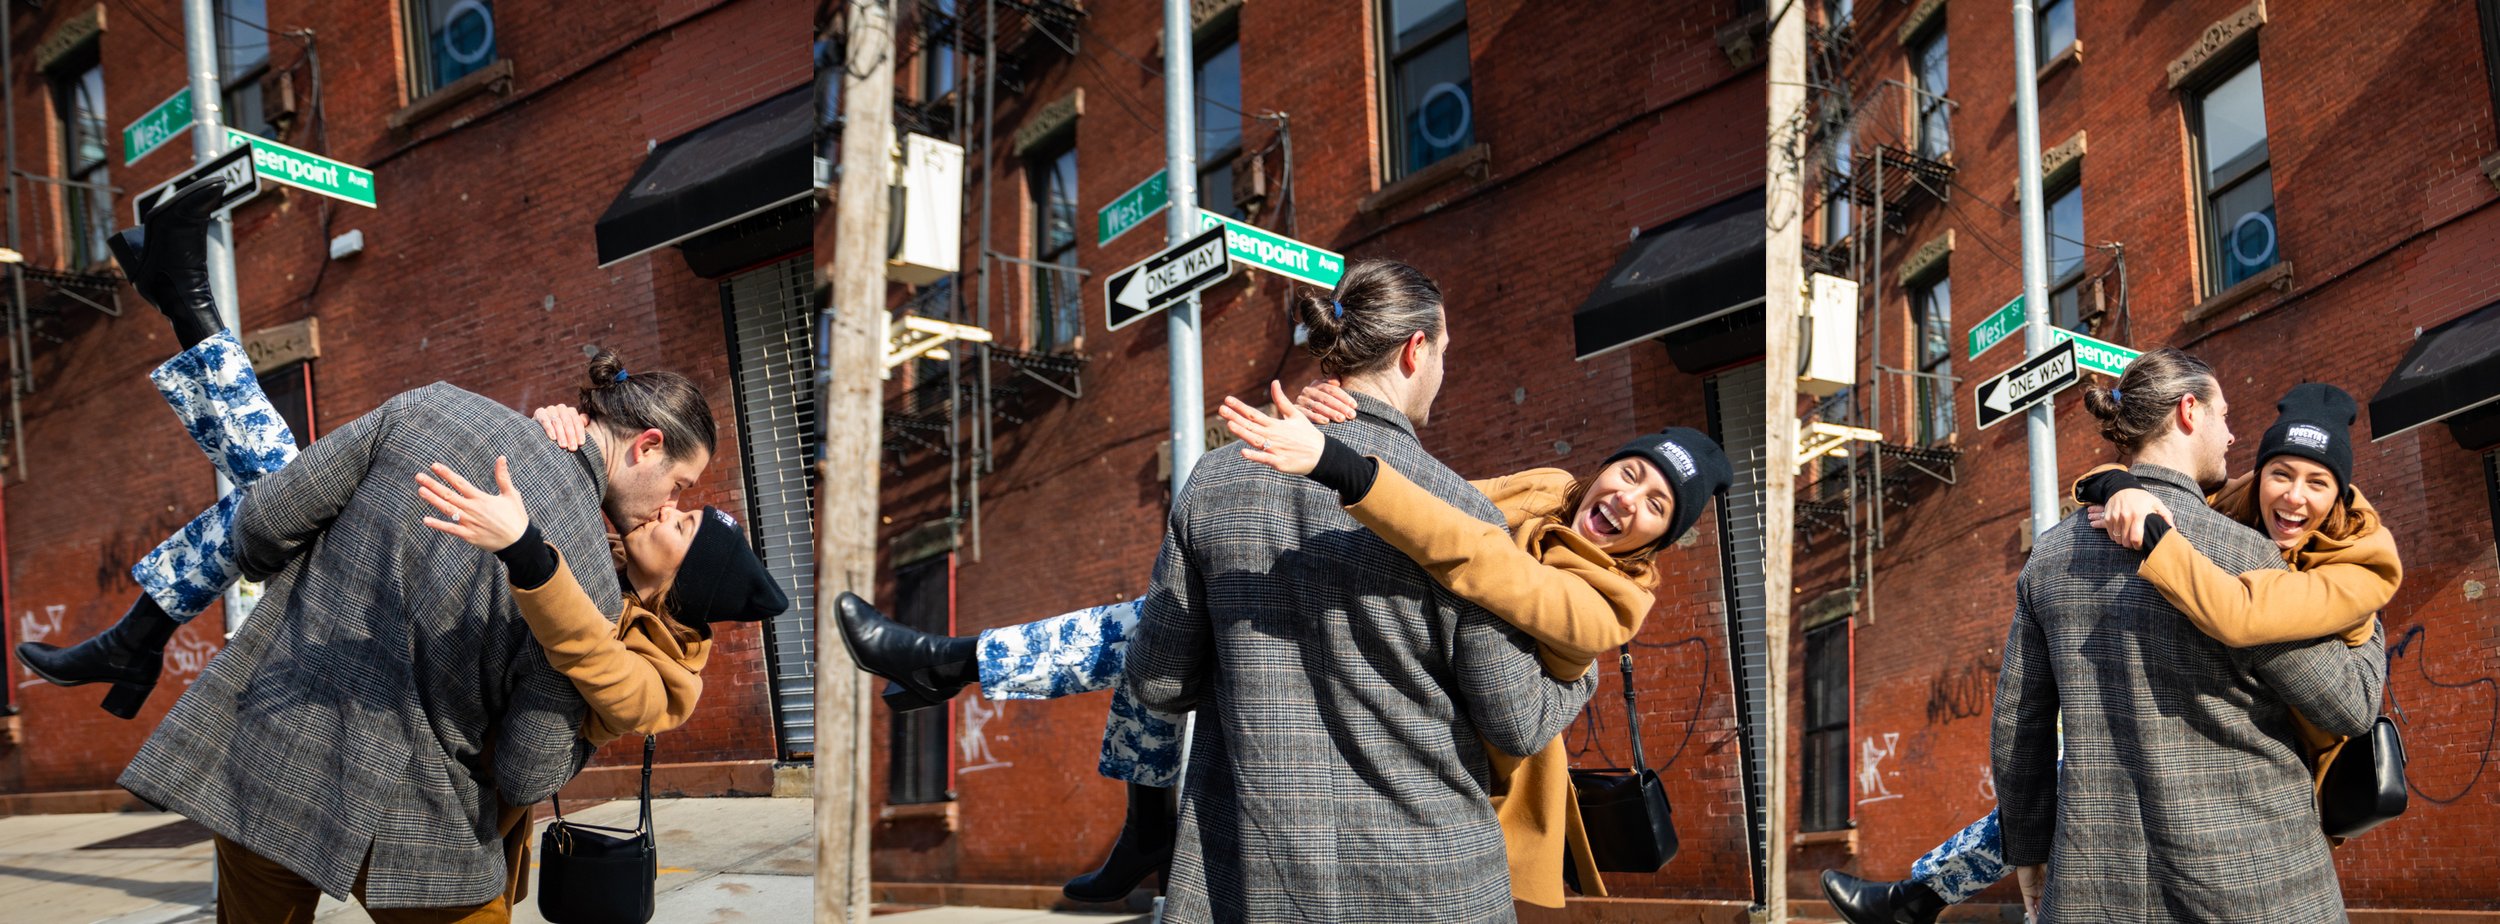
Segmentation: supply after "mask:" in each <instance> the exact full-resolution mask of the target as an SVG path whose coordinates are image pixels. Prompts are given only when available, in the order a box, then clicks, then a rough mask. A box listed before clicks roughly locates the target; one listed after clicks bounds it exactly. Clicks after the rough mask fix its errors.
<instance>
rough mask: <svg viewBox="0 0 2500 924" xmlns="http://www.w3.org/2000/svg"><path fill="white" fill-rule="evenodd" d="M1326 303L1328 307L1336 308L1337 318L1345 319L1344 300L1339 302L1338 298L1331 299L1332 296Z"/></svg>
mask: <svg viewBox="0 0 2500 924" xmlns="http://www.w3.org/2000/svg"><path fill="white" fill-rule="evenodd" d="M1328 305H1329V307H1332V308H1335V309H1337V315H1336V317H1337V320H1340V321H1343V320H1345V303H1344V302H1341V301H1338V300H1336V299H1333V298H1332V299H1329V300H1328Z"/></svg>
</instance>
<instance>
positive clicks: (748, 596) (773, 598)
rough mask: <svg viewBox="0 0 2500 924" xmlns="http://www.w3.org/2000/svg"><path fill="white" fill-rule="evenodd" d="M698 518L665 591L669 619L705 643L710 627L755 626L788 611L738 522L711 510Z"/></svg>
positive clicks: (784, 598) (786, 599)
mask: <svg viewBox="0 0 2500 924" xmlns="http://www.w3.org/2000/svg"><path fill="white" fill-rule="evenodd" d="M702 516H703V525H701V526H698V527H695V531H694V542H693V544H691V545H688V546H687V547H686V560H685V562H684V563H682V564H680V565H678V566H677V581H676V583H675V584H673V585H671V588H670V590H669V594H668V595H669V599H670V600H672V601H674V602H673V603H672V604H671V606H670V609H671V611H672V615H674V616H676V617H677V619H678V621H679V622H683V623H686V624H687V625H689V626H691V627H693V628H694V629H695V630H696V631H698V632H701V633H703V636H704V637H705V638H710V637H711V635H712V629H711V624H712V623H716V622H755V621H757V620H761V619H770V618H772V617H775V616H779V615H781V613H782V611H783V610H787V609H789V608H790V596H789V595H788V594H785V593H783V592H782V590H781V584H780V583H779V582H777V581H774V580H773V575H772V572H770V571H767V570H765V569H764V562H763V560H762V559H759V558H757V557H755V549H754V548H753V547H751V546H749V545H747V540H746V534H744V533H741V532H739V531H738V521H737V520H736V519H734V518H732V517H730V515H729V514H726V513H722V512H721V511H720V510H719V509H718V508H715V507H705V508H703V514H702Z"/></svg>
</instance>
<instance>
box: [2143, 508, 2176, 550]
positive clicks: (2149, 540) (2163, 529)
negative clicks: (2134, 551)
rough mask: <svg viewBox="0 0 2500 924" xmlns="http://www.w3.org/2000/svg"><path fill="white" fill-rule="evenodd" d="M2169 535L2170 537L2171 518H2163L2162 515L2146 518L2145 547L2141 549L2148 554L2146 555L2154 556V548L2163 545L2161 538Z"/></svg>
mask: <svg viewBox="0 0 2500 924" xmlns="http://www.w3.org/2000/svg"><path fill="white" fill-rule="evenodd" d="M2167 535H2170V518H2169V517H2166V516H2162V515H2160V514H2154V515H2152V516H2149V517H2145V518H2144V545H2143V546H2141V548H2142V549H2143V550H2144V554H2146V555H2151V554H2153V549H2154V547H2156V546H2159V545H2161V537H2163V536H2167Z"/></svg>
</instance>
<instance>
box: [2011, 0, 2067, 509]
mask: <svg viewBox="0 0 2500 924" xmlns="http://www.w3.org/2000/svg"><path fill="white" fill-rule="evenodd" d="M2035 25H2036V23H2035V21H2034V20H2033V18H2032V3H2031V0H2014V146H2015V148H2016V149H2017V150H2016V153H2017V154H2018V155H2019V160H2020V164H2019V165H2018V166H2019V171H2020V172H2018V173H2017V174H2016V176H2017V178H2018V179H2019V180H2020V182H2021V186H2022V200H2023V313H2024V314H2025V315H2026V317H2027V321H2028V323H2027V324H2026V325H2025V326H2024V329H2023V349H2024V353H2025V354H2026V355H2029V356H2038V355H2040V353H2041V352H2042V351H2045V350H2047V349H2048V348H2049V346H2050V335H2049V242H2048V233H2047V229H2046V228H2045V227H2044V226H2043V223H2042V216H2041V206H2040V91H2039V77H2038V75H2039V73H2040V62H2039V57H2040V55H2039V49H2038V48H2037V47H2036V46H2035V45H2034V44H2033V41H2034V37H2033V34H2032V33H2033V32H2034V31H2035V30H2034V26H2035ZM2053 409H2054V404H2053V402H2048V401H2042V402H2040V403H2039V404H2036V405H2033V406H2032V408H2031V416H2030V419H2029V420H2028V421H2026V422H2025V427H2024V429H2025V430H2027V431H2028V432H2029V433H2030V436H2031V534H2032V535H2035V536H2036V535H2039V534H2041V533H2044V532H2047V531H2048V529H2049V527H2051V526H2055V525H2057V425H2056V420H2055V418H2054V417H2053Z"/></svg>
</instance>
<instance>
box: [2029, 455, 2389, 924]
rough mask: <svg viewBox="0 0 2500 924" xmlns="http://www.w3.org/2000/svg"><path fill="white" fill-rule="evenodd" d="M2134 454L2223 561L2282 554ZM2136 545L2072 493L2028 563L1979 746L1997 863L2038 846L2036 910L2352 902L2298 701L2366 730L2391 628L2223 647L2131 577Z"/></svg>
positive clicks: (2193, 915)
mask: <svg viewBox="0 0 2500 924" xmlns="http://www.w3.org/2000/svg"><path fill="white" fill-rule="evenodd" d="M2134 471H2135V476H2136V477H2137V478H2139V479H2141V480H2142V481H2143V482H2144V486H2145V488H2146V489H2147V490H2150V491H2152V492H2153V493H2154V495H2155V496H2158V497H2160V498H2161V500H2162V503H2163V504H2165V505H2167V506H2168V507H2169V508H2170V510H2171V512H2172V513H2173V514H2174V516H2175V520H2176V523H2175V525H2176V527H2177V529H2178V532H2179V533H2180V534H2181V535H2182V536H2184V537H2185V538H2186V539H2187V540H2188V541H2189V542H2190V543H2192V544H2193V545H2194V546H2195V547H2196V549H2197V551H2199V552H2203V553H2204V554H2205V557H2207V558H2210V559H2212V560H2213V561H2214V563H2215V564H2217V565H2220V566H2222V567H2223V569H2224V570H2227V571H2234V572H2239V571H2252V570H2257V569H2261V568H2280V567H2283V560H2282V558H2281V557H2280V555H2279V554H2278V553H2277V552H2276V550H2275V547H2274V543H2273V542H2271V541H2269V540H2268V539H2267V538H2266V537H2265V536H2263V535H2261V534H2259V533H2257V532H2256V531H2255V530H2252V529H2250V528H2248V527H2247V526H2244V525H2242V524H2240V523H2237V522H2234V521H2232V520H2230V519H2229V518H2226V517H2224V516H2223V515H2221V514H2219V513H2215V512H2214V511H2213V510H2211V509H2209V508H2207V507H2206V506H2205V496H2204V493H2203V492H2202V491H2199V490H2198V489H2197V487H2196V483H2195V482H2194V481H2193V480H2192V479H2190V478H2188V477H2187V476H2185V475H2182V474H2180V473H2178V472H2175V471H2172V470H2170V469H2166V468H2161V467H2158V466H2151V465H2138V466H2136V467H2135V469H2134ZM2142 561H2143V556H2142V555H2140V554H2138V553H2136V552H2131V551H2128V550H2126V549H2124V548H2121V547H2119V546H2118V545H2117V544H2116V543H2114V542H2111V541H2110V540H2109V537H2108V536H2107V535H2106V534H2104V533H2103V532H2102V531H2101V530H2098V529H2094V528H2092V526H2091V525H2090V524H2089V523H2086V522H2085V521H2084V517H2083V515H2082V514H2080V513H2078V514H2076V515H2074V516H2070V517H2067V518H2066V520H2065V522H2062V523H2059V524H2058V525H2057V526H2055V527H2053V528H2051V529H2050V530H2049V531H2048V532H2047V533H2044V534H2042V535H2041V536H2040V539H2039V541H2038V542H2037V544H2036V545H2035V546H2034V548H2033V549H2032V553H2031V560H2030V562H2028V563H2027V564H2025V565H2024V566H2023V573H2022V577H2021V579H2020V580H2019V581H2018V582H2016V585H2015V591H2014V595H2015V602H2014V629H2013V632H2012V633H2011V634H2010V635H2009V636H2008V637H2007V639H2006V642H2005V669H2004V673H2003V674H2001V675H1999V676H1998V678H1997V695H1996V718H1995V726H1994V735H1993V738H1992V740H1991V741H1990V748H1989V750H1990V756H1991V757H1992V758H1993V759H1994V762H1995V773H1996V787H1997V806H1998V810H1999V811H2000V812H2001V813H2002V819H2001V820H2002V821H2003V823H2004V834H2005V861H2006V863H2008V864H2009V865H2013V866H2028V865H2032V864H2036V863H2043V862H2045V863H2047V864H2049V882H2048V895H2047V898H2046V900H2045V901H2044V902H2043V904H2042V908H2041V914H2042V919H2043V920H2047V921H2128V922H2134V921H2250V922H2267V924H2284V922H2302V921H2341V920H2343V919H2344V903H2343V893H2342V890H2341V889H2340V888H2339V887H2338V885H2337V883H2336V879H2335V865H2334V863H2333V862H2332V861H2330V860H2329V859H2328V857H2327V842H2326V835H2325V834H2324V833H2322V832H2321V831H2320V830H2319V827H2318V812H2317V806H2316V804H2315V800H2314V797H2313V796H2312V795H2311V791H2310V778H2309V772H2308V770H2307V768H2306V767H2305V766H2304V765H2303V763H2302V761H2301V756H2300V749H2299V747H2298V744H2297V743H2296V741H2297V739H2295V738H2294V737H2293V733H2292V721H2291V713H2292V710H2295V709H2297V710H2299V711H2300V713H2301V714H2302V715H2304V716H2307V717H2308V719H2309V720H2310V721H2311V722H2314V723H2316V724H2317V726H2318V727H2319V728H2321V729H2324V730H2326V731H2330V732H2334V733H2336V734H2343V735H2360V734H2364V733H2366V732H2368V731H2369V727H2370V722H2371V719H2372V718H2373V717H2375V716H2376V715H2377V714H2378V707H2379V693H2380V690H2381V687H2382V685H2383V684H2384V682H2385V680H2386V649H2385V639H2384V638H2381V637H2376V636H2374V637H2372V638H2371V640H2370V643H2369V644H2367V645H2363V646H2361V647H2359V648H2349V647H2346V646H2345V644H2344V643H2343V641H2342V640H2340V639H2337V638H2333V637H2329V638H2323V639H2316V640H2313V641H2307V642H2294V643H2288V644H2280V645H2264V646H2259V647H2255V648H2237V649H2235V648H2230V647H2226V646H2224V645H2223V644H2222V643H2221V642H2217V641H2214V640H2212V639H2210V638H2206V637H2205V635H2204V634H2203V633H2201V632H2198V631H2197V630H2196V626H2195V625H2193V624H2191V623H2189V622H2188V621H2187V618H2186V617H2184V616H2182V615H2180V614H2179V611H2178V610H2177V609H2176V608H2175V607H2172V606H2171V605H2170V603H2169V602H2168V601H2166V600H2164V599H2163V598H2162V596H2161V594H2160V593H2159V592H2158V591H2156V590H2154V589H2153V586H2152V584H2151V583H2150V582H2148V581H2145V580H2144V579H2142V578H2139V577H2136V567H2137V566H2138V565H2139V564H2140V563H2142ZM2061 715H2062V716H2063V717H2064V722H2065V769H2064V772H2063V773H2060V771H2059V769H2058V731H2057V726H2058V721H2059V717H2060V716H2061Z"/></svg>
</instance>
